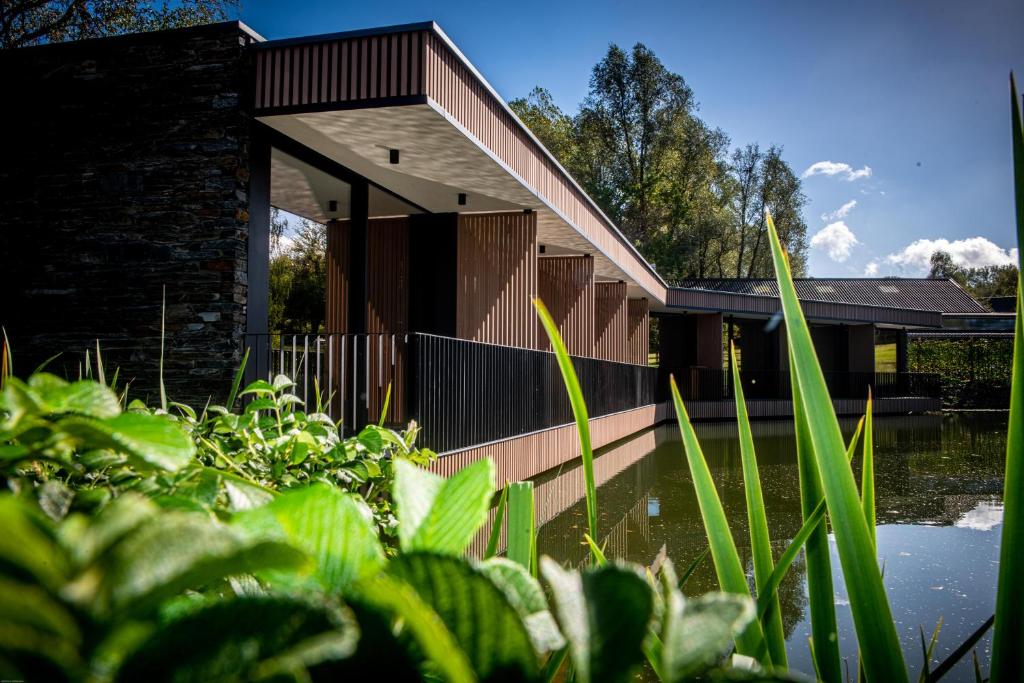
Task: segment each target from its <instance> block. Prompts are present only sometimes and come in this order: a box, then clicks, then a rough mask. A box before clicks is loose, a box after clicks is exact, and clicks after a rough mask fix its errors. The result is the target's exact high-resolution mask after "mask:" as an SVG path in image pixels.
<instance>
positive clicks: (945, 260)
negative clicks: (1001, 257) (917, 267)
mask: <svg viewBox="0 0 1024 683" xmlns="http://www.w3.org/2000/svg"><path fill="white" fill-rule="evenodd" d="M928 276H929V277H941V278H949V279H951V280H953V281H954V282H956V283H957V284H958V285H960V286H961V287H963V288H964V289H965V290H966V291H967V293H968V294H970V295H971V296H972V297H974V298H975V299H977V300H978V301H979V302H980V303H981V304H983V305H984V306H986V307H988V308H991V299H992V298H993V297H1007V296H1008V297H1012V296H1015V295H1016V294H1017V266H1015V265H1013V264H1010V265H1005V266H982V267H979V268H965V267H963V266H959V265H957V263H956V262H955V261H954V260H953V256H952V254H950V253H949V252H947V251H942V250H939V251H936V252H934V253H933V254H932V256H931V269H930V270H929V272H928Z"/></svg>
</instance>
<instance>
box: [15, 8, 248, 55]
mask: <svg viewBox="0 0 1024 683" xmlns="http://www.w3.org/2000/svg"><path fill="white" fill-rule="evenodd" d="M237 7H238V3H237V2H236V0H178V1H176V2H173V3H166V2H152V1H147V0H2V1H0V48H14V47H26V46H28V45H39V44H42V43H58V42H63V41H68V40H82V39H84V38H102V37H104V36H113V35H120V34H123V33H136V32H139V31H155V30H159V29H166V28H177V27H181V26H196V25H198V24H208V23H210V22H214V21H223V20H224V19H227V18H228V16H229V14H232V13H233V12H234V10H235V9H237Z"/></svg>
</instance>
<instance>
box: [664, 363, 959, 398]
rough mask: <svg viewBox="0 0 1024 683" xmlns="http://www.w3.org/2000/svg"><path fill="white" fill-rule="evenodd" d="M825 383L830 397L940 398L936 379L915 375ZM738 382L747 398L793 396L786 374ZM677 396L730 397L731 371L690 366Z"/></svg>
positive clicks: (829, 375)
mask: <svg viewBox="0 0 1024 683" xmlns="http://www.w3.org/2000/svg"><path fill="white" fill-rule="evenodd" d="M824 375H825V384H826V385H828V390H829V394H831V396H832V398H859V399H863V398H865V397H866V396H867V395H868V389H869V388H870V389H871V390H872V393H873V395H874V396H875V397H876V398H895V397H908V396H915V397H927V398H939V397H940V396H941V395H942V386H941V382H940V380H939V376H938V375H935V374H930V373H918V372H825V373H824ZM740 382H742V384H743V395H744V397H746V398H747V399H751V400H753V399H784V400H788V399H789V398H790V397H791V396H792V391H791V386H790V375H789V371H786V370H783V371H779V370H741V371H740ZM676 384H677V385H678V386H679V393H680V394H681V395H682V397H683V398H685V399H690V400H701V401H720V400H725V399H731V398H733V380H732V376H731V371H730V370H724V369H718V368H706V367H689V368H685V369H684V370H683V371H682V372H679V373H677V374H676Z"/></svg>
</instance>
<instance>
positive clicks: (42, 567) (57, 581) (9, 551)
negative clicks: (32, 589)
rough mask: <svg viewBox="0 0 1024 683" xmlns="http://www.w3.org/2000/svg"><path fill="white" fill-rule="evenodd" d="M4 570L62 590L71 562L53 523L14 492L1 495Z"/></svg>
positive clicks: (1, 564)
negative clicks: (59, 540) (50, 526)
mask: <svg viewBox="0 0 1024 683" xmlns="http://www.w3.org/2000/svg"><path fill="white" fill-rule="evenodd" d="M0 529H2V530H3V531H2V533H0V570H2V571H3V572H4V574H5V575H7V576H11V577H17V578H21V579H25V580H26V581H31V582H33V583H39V584H41V585H43V586H45V587H46V588H48V589H50V590H51V591H54V592H56V591H58V590H59V589H60V587H61V586H62V585H63V584H64V582H65V580H66V579H67V576H68V569H69V568H68V562H67V559H66V557H65V555H64V553H63V552H61V550H60V547H59V546H58V545H57V543H56V542H55V540H54V539H53V537H52V535H51V533H50V529H49V525H48V524H47V523H46V520H45V519H43V518H42V516H41V515H39V514H38V513H37V512H36V511H34V510H32V509H31V508H29V506H28V505H27V504H26V503H24V502H22V501H21V500H19V499H17V498H14V497H13V496H10V495H5V496H0Z"/></svg>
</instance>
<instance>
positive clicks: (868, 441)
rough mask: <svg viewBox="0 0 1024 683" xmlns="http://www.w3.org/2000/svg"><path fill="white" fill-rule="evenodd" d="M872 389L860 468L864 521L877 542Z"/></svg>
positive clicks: (873, 540) (865, 415)
mask: <svg viewBox="0 0 1024 683" xmlns="http://www.w3.org/2000/svg"><path fill="white" fill-rule="evenodd" d="M872 412H873V411H872V406H871V389H868V402H867V409H866V411H865V412H864V462H863V464H862V465H861V470H860V500H861V507H862V508H863V509H864V522H865V523H866V524H867V525H868V532H869V533H870V534H871V543H872V545H874V544H875V437H874V432H875V430H874V426H873V424H872V419H871V414H872Z"/></svg>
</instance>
